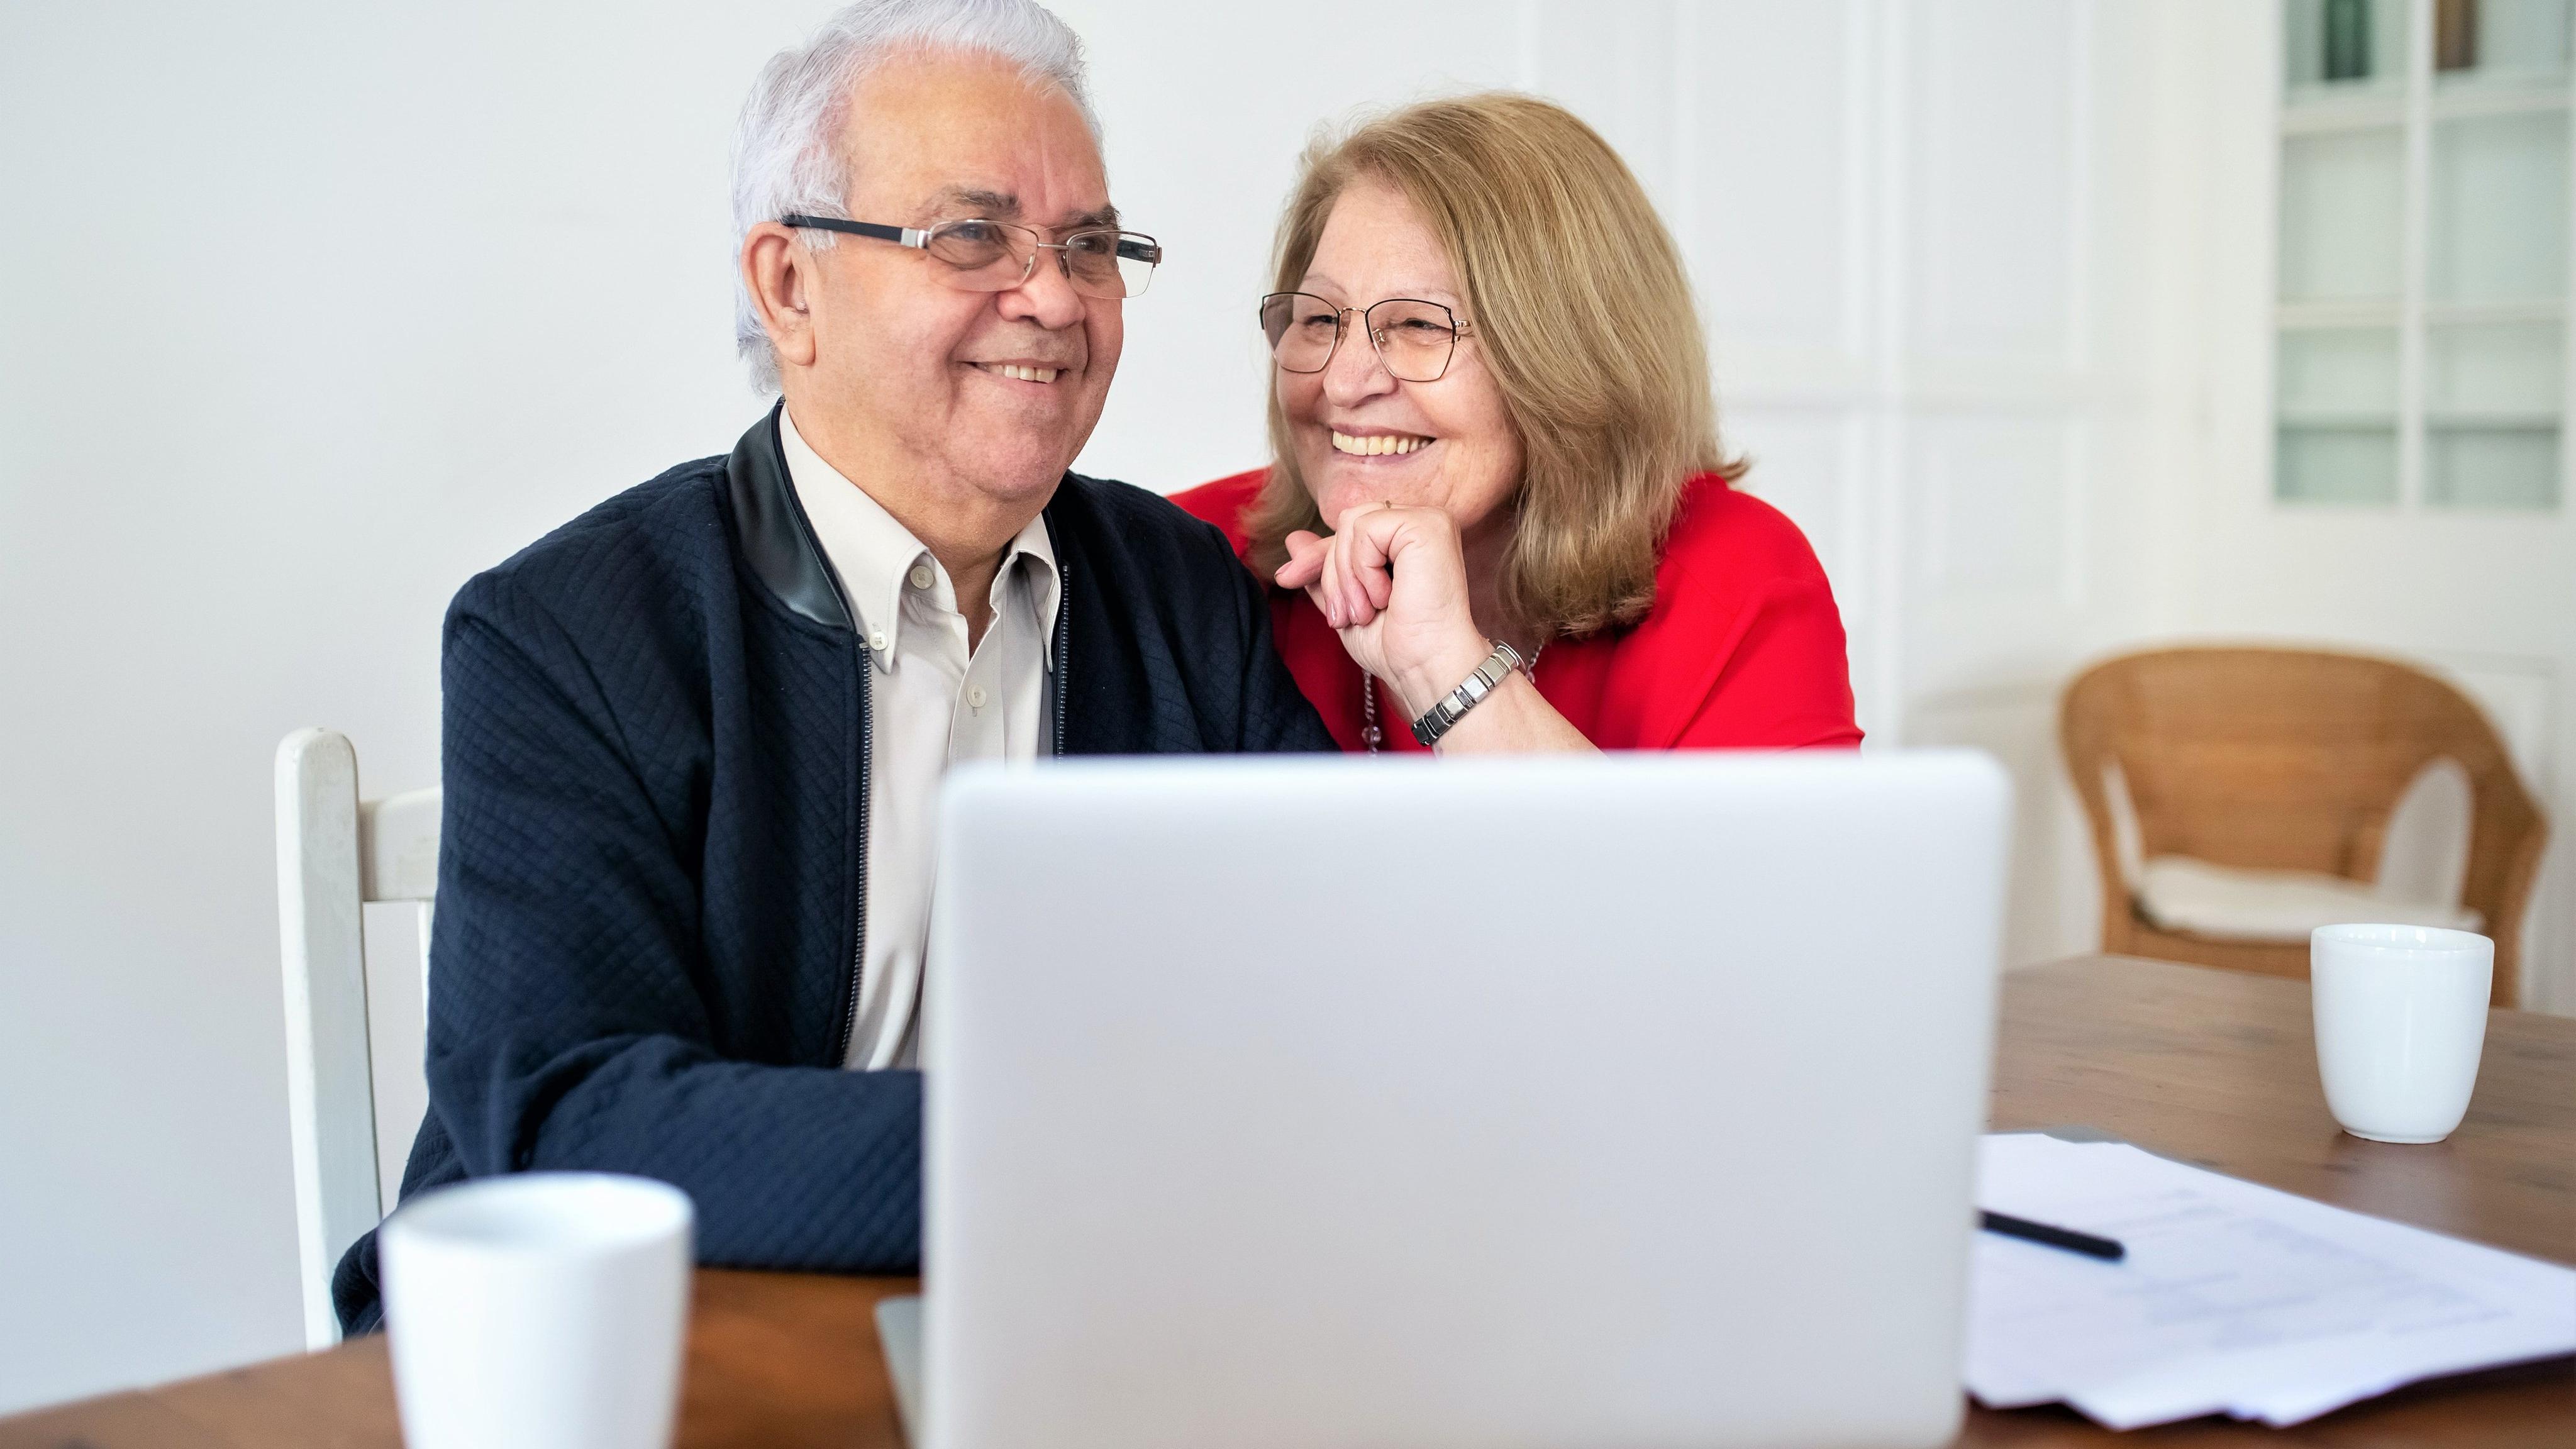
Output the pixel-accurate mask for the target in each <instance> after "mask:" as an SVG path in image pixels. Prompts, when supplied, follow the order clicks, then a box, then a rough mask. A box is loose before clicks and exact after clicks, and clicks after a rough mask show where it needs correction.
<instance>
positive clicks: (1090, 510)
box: [333, 412, 1333, 1332]
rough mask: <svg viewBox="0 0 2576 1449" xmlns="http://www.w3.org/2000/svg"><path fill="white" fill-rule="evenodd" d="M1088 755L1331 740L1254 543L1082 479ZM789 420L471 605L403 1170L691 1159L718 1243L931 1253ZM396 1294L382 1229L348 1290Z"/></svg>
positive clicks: (1068, 642) (856, 724)
mask: <svg viewBox="0 0 2576 1449" xmlns="http://www.w3.org/2000/svg"><path fill="white" fill-rule="evenodd" d="M1046 520H1047V527H1048V529H1049V533H1050V540H1051V542H1052V543H1053V545H1054V548H1055V554H1056V559H1057V563H1058V568H1059V574H1060V577H1061V579H1062V607H1061V608H1060V609H1059V611H1058V615H1059V617H1058V627H1057V633H1056V637H1055V639H1054V648H1055V664H1056V668H1055V670H1054V672H1053V674H1052V676H1051V677H1050V679H1049V681H1048V683H1049V689H1048V710H1047V719H1046V727H1047V729H1048V731H1049V732H1050V734H1051V737H1052V740H1053V743H1054V747H1055V750H1056V752H1057V753H1061V754H1151V753H1166V752H1180V753H1203V752H1233V751H1258V750H1328V749H1331V748H1332V747H1333V746H1332V740H1331V738H1330V736H1328V735H1327V734H1326V733H1325V731H1324V727H1323V723H1322V721H1321V720H1319V719H1318V718H1317V717H1316V715H1315V713H1314V711H1313V709H1312V708H1310V707H1309V706H1308V705H1307V703H1306V701H1305V699H1304V697H1303V696H1301V695H1300V694H1299V693H1298V691H1297V687H1296V684H1295V682H1294V681H1293V680H1291V679H1290V678H1289V676H1288V673H1287V670H1286V669H1285V668H1284V667H1283V666H1282V665H1281V664H1280V662H1279V659H1278V656H1277V655H1276V654H1275V653H1274V652H1273V650H1272V648H1271V643H1270V609H1269V605H1268V603H1267V601H1266V600H1265V599H1264V598H1263V596H1262V593H1261V590H1260V588H1259V586H1258V585H1257V584H1256V582H1255V581H1254V580H1253V579H1252V577H1251V576H1250V575H1249V574H1248V573H1247V572H1246V571H1245V570H1244V568H1243V566H1242V565H1241V564H1240V563H1238V562H1237V561H1236V560H1235V556H1234V553H1233V551H1232V550H1231V549H1230V548H1229V547H1228V546H1227V544H1226V541H1225V539H1224V537H1223V536H1222V535H1221V534H1219V533H1218V531H1217V530H1216V529H1215V528H1213V527H1210V526H1209V525H1207V524H1205V523H1201V522H1199V521H1197V520H1195V519H1192V518H1191V517H1189V516H1188V515H1187V514H1184V513H1183V512H1181V510H1179V509H1178V508H1176V507H1173V506H1172V505H1171V504H1169V503H1166V502H1164V501H1163V500H1162V499H1160V498H1158V497H1156V496H1154V495H1153V494H1150V493H1147V492H1144V491H1143V490H1140V489H1136V488H1131V487H1128V486H1127V485H1125V484H1120V483H1108V482H1102V481H1099V480H1096V479H1091V478H1084V477H1081V476H1079V475H1075V474H1067V475H1066V477H1065V479H1064V481H1063V483H1062V485H1061V486H1059V487H1058V489H1057V491H1056V494H1055V497H1054V500H1053V501H1052V502H1051V503H1049V504H1048V506H1047V510H1046ZM851 617H852V616H851V612H850V610H849V608H848V605H847V603H846V602H845V601H844V600H843V599H842V598H841V595H840V590H839V586H838V584H837V582H836V581H835V580H834V578H833V575H832V573H831V571H830V569H829V568H828V567H827V566H826V565H825V563H824V561H823V555H822V552H821V548H820V546H819V544H817V542H816V541H815V539H814V536H813V532H812V529H811V526H810V525H809V524H808V523H807V522H806V521H805V518H804V515H803V511H802V510H801V509H800V508H799V507H798V506H797V504H796V501H795V490H794V489H793V487H791V486H790V485H789V483H788V480H787V474H786V464H785V461H784V459H783V458H782V457H781V455H780V453H779V448H778V440H777V424H776V413H775V412H773V413H772V414H771V415H770V417H769V418H768V419H765V420H763V421H762V422H761V423H759V424H757V425H755V426H754V427H753V428H752V430H751V431H750V432H748V433H746V434H745V435H744V436H743V439H742V442H741V444H740V445H739V446H737V447H736V448H735V449H734V452H733V454H732V456H731V457H729V458H706V459H701V460H699V461H697V462H694V463H688V464H684V465H682V466H680V467H678V468H674V469H672V470H671V471H670V472H668V473H665V474H663V475H662V476H661V477H659V478H656V479H654V480H653V481H652V482H650V483H646V484H644V485H643V486H642V487H639V488H635V489H632V490H630V491H628V492H626V493H623V494H621V495H619V496H618V497H616V498H612V499H610V500H609V501H607V502H606V503H603V504H601V505H600V506H599V507H597V508H594V509H592V510H591V511H590V512H588V513H586V514H584V515H583V516H582V517H580V518H578V519H575V520H574V521H573V522H571V523H569V524H566V525H565V526H564V527H562V528H559V529H557V530H555V532H553V533H552V534H549V535H547V536H546V537H545V538H544V539H543V540H541V541H539V542H538V543H536V544H535V545H533V546H532V547H530V548H528V549H527V550H525V551H524V552H522V553H520V554H519V555H518V556H517V557H515V558H512V559H511V560H510V561H508V562H507V563H504V564H502V565H501V566H500V567H498V568H496V569H493V570H491V571H490V572H488V573H484V574H481V575H478V576H477V577H476V578H474V579H473V580H472V581H471V582H469V583H468V584H467V585H466V586H465V588H464V589H463V590H462V591H461V592H459V593H458V594H457V596H456V601H455V603H454V605H453V606H452V607H450V609H449V610H448V615H447V625H446V643H445V663H444V668H443V673H442V681H443V685H444V690H445V717H444V736H443V740H442V748H443V753H444V763H443V766H442V769H443V781H442V782H443V784H444V787H445V819H444V821H443V822H442V825H441V838H440V843H439V861H438V923H437V930H436V932H435V933H434V936H433V939H432V944H431V963H430V981H431V987H430V1012H429V1052H428V1070H429V1114H428V1117H427V1118H426V1120H424V1121H423V1122H422V1123H421V1129H420V1136H419V1139H418V1140H417V1141H416V1142H415V1143H414V1144H413V1147H412V1154H411V1161H410V1164H409V1166H408V1168H407V1169H406V1170H405V1172H404V1174H403V1186H402V1192H403V1196H404V1197H406V1198H408V1197H410V1196H411V1195H412V1194H414V1193H416V1192H420V1191H422V1190H424V1189H427V1188H431V1187H435V1186H438V1185H440V1184H443V1183H447V1182H452V1181H455V1180H457V1179H459V1178H464V1177H480V1176H484V1175H487V1174H492V1173H502V1172H510V1171H514V1170H520V1169H527V1168H565V1169H581V1168H591V1169H610V1170H615V1171H619V1172H633V1173H642V1174H644V1175H646V1176H650V1177H657V1178H662V1179H664V1180H666V1181H669V1182H673V1183H676V1184H678V1185H679V1186H680V1187H682V1188H684V1189H686V1190H687V1191H688V1193H689V1195H690V1196H691V1197H692V1198H694V1199H695V1200H696V1203H697V1213H698V1228H697V1232H698V1255H699V1257H700V1259H701V1260H702V1261H705V1262H708V1263H719V1264H731V1265H738V1266H750V1267H764V1268H800V1269H823V1270H840V1271H848V1272H895V1271H908V1270H910V1269H912V1268H913V1267H914V1265H915V1264H916V1263H917V1261H918V1259H919V1240H920V1220H921V1172H920V1131H921V1078H920V1076H919V1074H918V1073H914V1072H899V1071H887V1072H854V1071H845V1070H843V1069H842V1068H841V1065H840V1063H841V1061H842V1057H843V1053H844V1051H845V1049H846V1046H847V1042H848V1036H849V1031H850V1019H851V1016H852V1014H853V1003H854V1002H855V1000H856V996H857V990H856V987H857V982H856V979H855V970H856V966H855V963H856V961H857V960H858V955H857V951H858V938H859V932H860V930H861V928H862V921H861V909H860V906H861V902H862V901H863V900H864V899H865V892H864V889H863V883H862V878H861V873H862V871H863V869H864V868H865V863H866V851H865V849H864V844H863V842H864V841H865V839H866V831H867V818H866V810H865V806H866V801H867V798H868V790H867V782H866V776H865V769H866V759H867V756H866V750H865V748H864V744H863V735H862V730H863V728H864V726H865V721H866V717H867V709H868V698H867V688H868V670H867V669H866V668H864V667H862V665H861V662H860V659H861V644H860V641H859V638H858V635H857V632H856V631H855V630H854V629H853V628H852V627H851V622H850V621H851ZM333 1287H334V1293H335V1297H336V1298H337V1301H338V1304H339V1308H340V1316H341V1320H342V1322H343V1323H344V1324H345V1325H347V1326H348V1328H349V1329H350V1330H351V1331H352V1332H356V1331H361V1330H364V1329H368V1328H372V1327H374V1326H375V1324H376V1321H377V1317H378V1311H379V1310H378V1302H377V1292H376V1258H375V1244H374V1239H373V1235H372V1234H371V1235H369V1236H368V1237H366V1238H362V1239H360V1240H359V1242H358V1243H357V1245H356V1246H354V1247H353V1248H351V1249H350V1251H349V1253H348V1255H347V1256H346V1257H345V1258H344V1259H342V1261H341V1264H340V1268H339V1272H338V1275H337V1278H336V1280H335V1282H334V1284H333Z"/></svg>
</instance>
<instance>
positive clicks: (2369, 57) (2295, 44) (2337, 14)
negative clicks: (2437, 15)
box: [2281, 0, 2407, 105]
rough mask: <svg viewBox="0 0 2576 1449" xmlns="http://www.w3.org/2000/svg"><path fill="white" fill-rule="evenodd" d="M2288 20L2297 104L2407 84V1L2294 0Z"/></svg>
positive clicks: (2285, 51)
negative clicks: (2302, 101) (2303, 101)
mask: <svg viewBox="0 0 2576 1449" xmlns="http://www.w3.org/2000/svg"><path fill="white" fill-rule="evenodd" d="M2284 24H2285V26H2286V29H2285V30H2284V32H2283V35H2282V40H2283V44H2282V47H2281V57H2282V63H2283V66H2284V71H2283V76H2282V79H2284V80H2286V81H2287V82H2288V83H2289V89H2290V91H2291V103H2292V104H2293V105H2295V104H2297V103H2299V102H2300V101H2301V100H2307V99H2322V98H2323V97H2324V96H2326V95H2333V96H2338V97H2339V96H2343V95H2347V94H2350V93H2352V92H2355V91H2367V90H2377V89H2387V90H2392V91H2393V90H2397V89H2400V88H2402V87H2404V85H2405V84H2406V40H2407V27H2406V0H2290V3H2289V5H2288V6H2287V7H2286V14H2285V17H2284ZM2302 92H2306V93H2307V94H2305V95H2302V94H2301V93H2302Z"/></svg>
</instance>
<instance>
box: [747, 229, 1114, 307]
mask: <svg viewBox="0 0 2576 1449" xmlns="http://www.w3.org/2000/svg"><path fill="white" fill-rule="evenodd" d="M778 224H779V225H781V226H799V227H805V226H810V227H818V228H820V229H822V230H824V231H838V232H847V233H848V234H850V235H851V236H864V237H874V238H876V239H877V240H879V241H890V242H894V243H896V244H898V245H900V246H908V247H914V248H917V249H919V250H921V251H925V252H928V253H930V254H931V255H932V256H934V257H937V258H938V259H939V260H940V261H942V262H945V263H946V264H947V266H946V267H945V268H944V269H943V270H942V272H941V274H940V280H942V281H944V282H946V283H947V284H948V285H950V286H952V287H955V288H957V289H958V290H959V291H963V292H1007V291H1009V290H1011V289H1012V288H1013V287H1016V286H1019V285H1020V284H1021V283H1023V282H1026V281H1027V280H1028V279H1029V278H1030V277H1031V276H1033V275H1035V274H1036V272H1037V266H1038V253H1040V252H1053V253H1055V254H1056V261H1057V262H1058V263H1059V264H1061V265H1062V266H1063V268H1064V279H1065V281H1067V282H1068V283H1070V284H1072V287H1073V289H1074V290H1075V291H1076V292H1079V293H1081V294H1082V295H1083V296H1086V297H1112V298H1115V297H1135V296H1141V295H1142V294H1143V293H1144V290H1145V284H1146V283H1148V282H1151V281H1152V280H1154V266H1155V264H1156V263H1157V262H1160V261H1161V260H1162V259H1163V246H1162V243H1160V242H1158V241H1156V240H1154V239H1153V238H1152V237H1149V236H1147V235H1145V234H1144V233H1142V232H1134V231H1111V230H1092V231H1078V232H1074V233H1073V234H1071V235H1070V236H1067V237H1066V238H1065V239H1064V240H1062V241H1060V242H1051V241H1048V240H1047V239H1046V238H1045V237H1044V236H1042V235H1040V234H1039V233H1038V232H1037V231H1036V230H1035V229H1033V228H1030V227H1025V226H1013V225H1012V224H1010V223H1009V222H1006V221H985V220H982V219H981V218H970V219H967V220H964V221H943V222H941V223H940V224H939V225H937V226H934V227H931V228H928V229H927V230H923V229H919V228H915V227H909V226H884V225H880V224H879V223H876V222H873V221H844V220H842V219H841V218H839V217H836V216H782V217H780V218H779V219H778Z"/></svg>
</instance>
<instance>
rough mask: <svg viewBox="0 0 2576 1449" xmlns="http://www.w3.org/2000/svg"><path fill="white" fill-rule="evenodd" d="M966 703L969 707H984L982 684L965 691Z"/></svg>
mask: <svg viewBox="0 0 2576 1449" xmlns="http://www.w3.org/2000/svg"><path fill="white" fill-rule="evenodd" d="M966 704H967V707H968V708H970V709H982V708H983V707H984V687H983V686H982V685H980V684H979V685H977V686H975V687H974V688H973V689H970V690H968V691H966Z"/></svg>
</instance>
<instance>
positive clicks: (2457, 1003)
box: [2308, 925, 2495, 1142]
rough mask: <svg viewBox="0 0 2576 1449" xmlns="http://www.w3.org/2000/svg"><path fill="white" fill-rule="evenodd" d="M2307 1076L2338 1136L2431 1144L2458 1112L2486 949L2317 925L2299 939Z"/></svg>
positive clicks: (2490, 950) (2429, 935)
mask: <svg viewBox="0 0 2576 1449" xmlns="http://www.w3.org/2000/svg"><path fill="white" fill-rule="evenodd" d="M2308 980H2309V984H2310V986H2311V988H2312V992H2311V994H2312V997H2313V1000H2314V1004H2315V1010H2316V1027H2317V1075H2318V1076H2319V1077H2321V1078H2322V1079H2323V1080H2324V1082H2325V1089H2326V1106H2327V1108H2328V1109H2330V1110H2331V1111H2332V1112H2333V1113H2334V1118H2335V1120H2336V1121H2337V1122H2340V1123H2342V1124H2343V1130H2345V1131H2346V1132H2349V1133H2351V1134H2352V1135H2353V1136H2355V1137H2367V1138H2369V1139H2370V1140H2371V1141H2373V1142H2439V1141H2441V1140H2442V1139H2443V1138H2445V1137H2448V1136H2450V1135H2451V1133H2452V1131H2453V1130H2454V1129H2456V1128H2457V1127H2458V1126H2459V1125H2460V1119H2461V1118H2462V1117H2463V1116H2465V1115H2467V1113H2468V1110H2469V1093H2470V1091H2471V1089H2472V1088H2474V1087H2476V1085H2477V1081H2478V1055H2479V1053H2480V1051H2481V1050H2482V1049H2483V1048H2484V1047H2485V1045H2486V1035H2487V996H2488V992H2489V990H2490V989H2491V988H2492V987H2493V985H2494V982H2495V942H2493V941H2491V940H2489V939H2487V938H2486V937H2484V936H2479V935H2473V934H2471V933H2470V932H2467V931H2445V930H2441V929H2439V928H2437V927H2433V926H2361V925H2354V926H2319V927H2318V928H2317V929H2316V931H2315V933H2314V934H2313V935H2311V936H2310V937H2309V938H2308Z"/></svg>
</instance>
